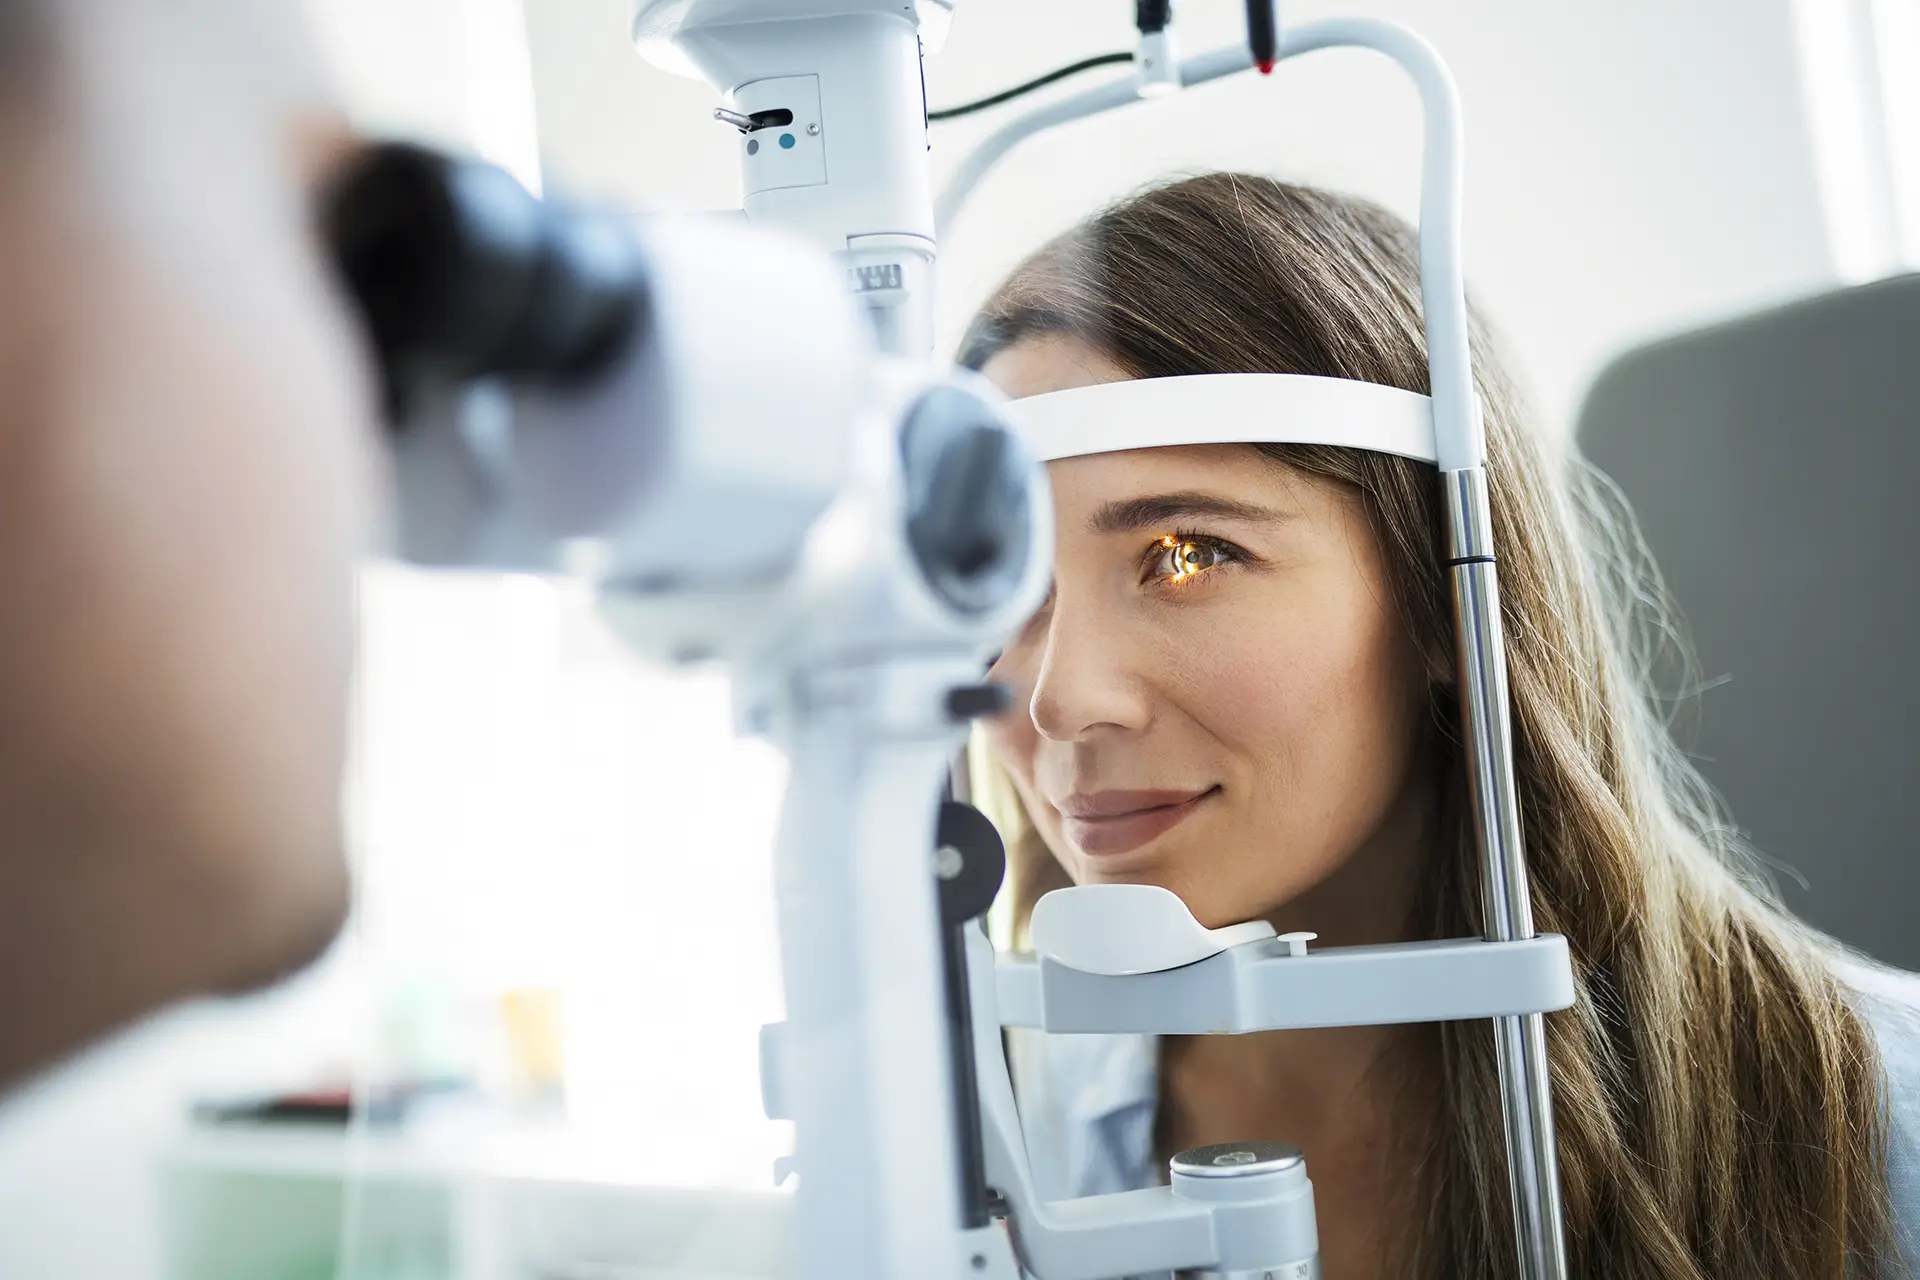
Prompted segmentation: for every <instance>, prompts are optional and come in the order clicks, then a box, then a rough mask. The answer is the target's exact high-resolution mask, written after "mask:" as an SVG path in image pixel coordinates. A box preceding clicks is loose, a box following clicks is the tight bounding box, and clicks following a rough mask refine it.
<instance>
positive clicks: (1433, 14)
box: [529, 0, 1833, 423]
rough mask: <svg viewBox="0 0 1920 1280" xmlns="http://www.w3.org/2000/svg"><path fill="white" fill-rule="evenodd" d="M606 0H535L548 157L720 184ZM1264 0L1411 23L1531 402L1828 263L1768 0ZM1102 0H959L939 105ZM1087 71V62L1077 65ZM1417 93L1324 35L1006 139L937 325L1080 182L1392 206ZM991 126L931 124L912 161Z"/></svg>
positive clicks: (1408, 174) (1101, 188) (1567, 400)
mask: <svg viewBox="0 0 1920 1280" xmlns="http://www.w3.org/2000/svg"><path fill="white" fill-rule="evenodd" d="M627 9H628V6H627V3H626V0H533V2H532V3H531V5H530V9H529V30H530V38H531V46H532V52H533V65H534V74H535V81H536V84H537V85H538V89H539V101H540V115H541V121H540V123H541V146H542V149H543V152H544V154H545V156H546V158H547V164H548V169H549V173H550V176H551V177H552V179H553V180H554V181H556V182H562V183H567V184H570V185H573V186H575V187H578V188H582V189H585V190H588V191H593V192H599V193H606V194H611V195H614V196H616V197H618V198H620V199H623V200H626V201H628V202H630V203H633V204H637V205H643V206H650V207H668V208H699V207H717V206H722V205H728V204H732V203H734V202H736V201H737V199H738V180H737V177H736V175H735V173H734V166H733V160H732V153H731V148H730V147H729V146H728V145H727V143H728V138H729V135H728V134H727V133H726V131H725V128H724V126H721V125H719V124H716V123H715V122H713V121H712V120H711V119H710V116H709V113H710V109H711V107H712V106H713V105H714V98H713V97H712V95H711V94H710V93H709V92H707V91H706V90H705V89H704V88H703V87H702V86H700V85H698V84H695V83H693V82H690V81H683V80H677V79H674V78H672V77H670V76H667V75H666V74H664V73H662V72H660V71H657V70H655V69H654V68H653V67H651V66H650V65H648V64H646V63H644V62H642V61H641V60H640V59H639V58H638V57H637V56H636V55H634V54H633V53H632V52H631V50H630V48H629V47H628V45H627V44H626V41H625V39H624V32H625V23H626V14H627ZM1239 12H1240V10H1239V6H1238V5H1237V4H1234V3H1231V2H1230V0H1185V2H1184V3H1183V4H1181V5H1180V6H1179V9H1178V13H1179V21H1180V29H1181V36H1182V41H1183V45H1184V47H1186V48H1187V49H1189V50H1199V49H1205V48H1210V47H1213V46H1214V45H1217V44H1223V43H1226V42H1229V41H1231V40H1234V39H1236V38H1237V36H1238V31H1239V25H1238V24H1239V21H1240V19H1239V16H1238V15H1239ZM1282 12H1283V19H1284V21H1286V22H1288V23H1297V22H1303V21H1306V20H1309V19H1312V18H1315V17H1322V16H1329V15H1334V14H1365V15H1370V16H1377V17H1382V18H1390V19H1394V20H1397V21H1401V22H1404V23H1407V24H1409V25H1411V26H1414V27H1415V28H1416V29H1418V30H1419V31H1421V32H1422V33H1423V34H1425V35H1426V36H1427V37H1428V38H1429V39H1431V40H1432V41H1433V42H1434V43H1435V44H1436V45H1437V46H1438V47H1439V49H1440V51H1441V52H1442V53H1443V54H1444V55H1445V56H1446V57H1447V59H1448V60H1449V62H1450V63H1451V64H1452V66H1453V69H1454V73H1455V76H1456V78H1457V79H1458V81H1459V83H1460V89H1461V96H1462V99H1463V101H1464V104H1465V111H1466V121H1467V127H1468V189H1467V190H1468V194H1467V247H1468V266H1469V271H1470V276H1471V279H1472V281H1473V283H1474V286H1475V288H1476V289H1477V292H1478V294H1479V297H1480V300H1481V301H1482V303H1483V304H1484V305H1485V306H1486V307H1487V309H1488V310H1489V311H1490V312H1491V313H1492V315H1493V317H1494V319H1495V321H1496V323H1497V324H1499V326H1500V327H1501V328H1502V329H1503V330H1504V331H1505V333H1506V335H1507V337H1508V339H1509V341H1510V343H1511V345H1512V347H1513V348H1514V351H1515V353H1516V356H1517V360H1518V363H1519V364H1520V366H1521V370H1522V373H1523V375H1524V376H1526V377H1527V378H1528V379H1529V380H1530V382H1531V384H1532V385H1533V387H1534V388H1535V390H1536V392H1537V396H1538V400H1539V402H1540V406H1541V408H1542V409H1543V410H1544V411H1545V413H1546V414H1547V417H1548V420H1549V421H1550V422H1554V423H1563V422H1564V421H1565V420H1566V419H1567V418H1568V416H1569V415H1570V414H1571V412H1572V410H1573V409H1574V407H1575V406H1576V405H1577V402H1578V397H1579V394H1580V391H1581V389H1582V387H1583V386H1584V385H1585V383H1586V381H1587V380H1588V379H1589V378H1590V377H1591V376H1592V374H1593V372H1594V371H1595V369H1596V368H1597V366H1598V365H1599V364H1600V362H1601V361H1603V360H1604V359H1605V358H1606V357H1607V356H1608V355H1609V354H1610V353H1612V352H1614V351H1616V350H1618V349H1619V348H1621V347H1622V346H1623V345H1626V344H1628V343H1630V342H1632V341H1634V340H1636V339H1639V338H1642V337H1644V336H1647V335H1649V334H1652V333H1657V332H1660V331H1663V330H1667V329H1670V328H1672V327H1675V326H1678V325H1684V324H1686V323H1689V322H1692V321H1694V320H1697V319H1701V318H1703V317H1711V316H1718V315H1721V314H1724V313H1728V312H1733V311H1738V310H1741V309H1744V308H1748V307H1751V306H1755V305H1757V304H1763V303H1766V302H1769V301H1772V300H1775V299H1778V298H1781V297H1784V296H1789V295H1793V294H1797V293H1801V292H1805V291H1808V290H1811V289H1814V288H1817V287H1819V286H1820V285H1822V284H1824V283H1826V282H1827V281H1829V280H1830V279H1831V278H1832V275H1833V270H1832V264H1831V260H1830V255H1829V253H1828V251H1827V245H1826V238H1825V232H1824V228H1823V225H1822V222H1821V216H1820V204H1819V200H1818V198H1817V194H1816V191H1815V188H1814V176H1813V175H1814V170H1813V166H1812V162H1811V159H1810V157H1809V150H1808V142H1807V134H1806V130H1805V128H1804V126H1803V123H1802V112H1801V109H1800V104H1799V97H1798V88H1797V83H1796V74H1795V59H1794V48H1793V43H1792V23H1791V20H1790V14H1789V8H1788V3H1787V0H1686V2H1685V3H1680V4H1676V3H1673V2H1672V0H1617V2H1615V3H1610V4H1606V5H1570V4H1550V3H1541V0H1288V2H1287V3H1285V4H1283V5H1282ZM1131 14H1132V5H1131V4H1130V3H1128V2H1127V0H1045V3H1036V2H1035V0H961V3H960V4H959V6H958V9H957V14H956V17H955V20H954V24H953V33H952V36H951V39H950V40H949V42H948V45H947V47H946V48H945V49H944V50H942V51H941V52H940V53H939V54H938V55H936V56H935V57H933V58H932V59H930V60H929V62H928V64H927V82H928V95H929V97H930V99H931V100H932V101H933V103H934V104H935V105H936V106H937V105H940V104H942V103H950V102H954V101H958V100H962V99H966V98H970V97H974V96H977V95H979V94H983V93H986V92H990V91H992V90H995V89H999V88H1002V87H1005V86H1006V85H1009V84H1012V83H1014V82H1016V81H1018V80H1022V79H1025V78H1027V77H1028V76H1030V75H1034V74H1037V73H1039V72H1041V71H1044V70H1048V69H1050V68H1051V67H1053V66H1056V65H1060V64H1062V63H1065V62H1068V61H1072V60H1074V59H1076V58H1079V57H1082V56H1084V55H1086V54H1088V53H1093V52H1100V51H1104V50H1107V49H1122V48H1126V47H1128V45H1129V43H1130V33H1131V28H1130V22H1131ZM1092 74H1094V75H1098V74H1100V73H1098V72H1096V73H1092ZM1417 111H1418V108H1417V104H1416V102H1415V100H1414V97H1413V94H1412V92H1411V90H1410V89H1409V88H1407V87H1406V86H1405V85H1404V84H1403V83H1402V82H1401V81H1400V79H1399V73H1398V72H1397V70H1396V69H1394V68H1393V67H1391V66H1390V65H1388V64H1386V63H1385V62H1384V61H1381V60H1378V59H1375V58H1373V57H1372V56H1371V55H1367V54H1364V53H1345V52H1334V53H1323V54H1316V55H1313V56H1312V57H1311V58H1308V59H1306V60H1303V61H1302V62H1300V63H1297V64H1294V65H1291V66H1286V67H1283V68H1282V70H1281V71H1280V72H1279V73H1277V74H1276V76H1275V77H1274V81H1273V82H1272V83H1267V84H1263V83H1260V82H1259V81H1258V80H1257V79H1256V78H1254V77H1242V78H1240V79H1238V80H1236V81H1234V82H1230V83H1228V84H1225V85H1218V86H1213V87H1209V88H1206V89H1202V90H1199V91H1196V92H1194V93H1193V94H1191V95H1188V96H1187V97H1185V98H1183V99H1182V100H1179V101H1176V102H1173V103H1168V104H1165V105H1160V106H1156V107H1151V108H1144V109H1136V110H1135V111H1132V112H1129V113H1127V114H1125V115H1121V116H1114V117H1109V118H1107V119H1104V120H1099V121H1094V122H1090V123H1086V124H1082V125H1078V126H1074V127H1071V128H1070V129H1068V130H1066V131H1062V132H1060V133H1058V134H1057V135H1054V136H1052V137H1049V138H1044V139H1040V140H1037V141H1035V142H1032V143H1030V144H1028V145H1027V146H1026V147H1025V148H1023V149H1022V150H1021V151H1019V152H1017V153H1016V154H1015V155H1014V156H1013V157H1012V158H1011V159H1010V160H1009V161H1008V162H1007V163H1006V164H1005V165H1004V166H1003V167H1002V168H1001V169H1000V170H999V171H998V172H997V173H996V174H995V175H994V176H993V177H992V178H991V179H989V181H988V182H987V184H986V185H985V186H984V187H983V189H982V190H981V192H980V194H979V196H978V197H977V200H976V203H975V204H974V206H973V207H972V209H971V210H970V211H969V213H968V215H967V216H966V218H965V219H964V221H963V222H962V223H961V225H960V226H959V227H958V228H957V234H956V235H955V236H954V237H953V238H952V240H951V241H950V243H948V244H947V245H945V246H943V254H944V274H943V277H942V284H943V288H944V290H945V294H946V297H945V304H944V306H943V308H942V319H943V330H944V332H945V333H946V335H947V337H948V339H949V340H951V339H952V337H953V336H955V334H956V333H957V330H958V328H959V326H960V325H961V324H963V323H964V320H965V316H966V313H967V311H968V309H969V308H970V307H971V306H972V305H974V304H975V303H976V302H977V301H978V300H979V299H980V298H981V297H982V296H983V295H984V294H985V292H986V291H987V290H988V289H989V288H990V287H991V284H992V282H993V281H994V280H995V279H996V278H997V277H998V276H999V275H1000V274H1001V273H1002V272H1003V271H1005V270H1006V269H1007V268H1008V267H1010V266H1011V265H1012V264H1013V263H1015V262H1016V261H1017V260H1018V259H1019V257H1020V256H1021V255H1023V254H1024V253H1025V252H1027V251H1029V250H1031V249H1033V248H1035V247H1037V246H1038V244H1039V243H1040V242H1041V241H1042V240H1044V239H1045V238H1046V237H1047V236H1048V235H1050V234H1052V233H1053V232H1056V231H1058V230H1061V229H1063V228H1065V227H1066V226H1068V225H1070V224H1071V223H1072V222H1073V221H1074V220H1075V219H1076V218H1078V217H1080V216H1083V215H1084V214H1085V213H1087V212H1089V211H1090V210H1091V209H1092V208H1094V207H1096V206H1097V205H1098V204H1099V203H1101V202H1103V201H1105V200H1107V199H1110V198H1112V197H1115V196H1117V195H1120V194H1122V193H1124V192H1125V191H1127V190H1129V189H1131V188H1133V187H1135V186H1137V185H1139V184H1141V183H1144V182H1147V181H1149V180H1151V179H1153V178H1155V177H1157V176H1160V175H1162V174H1165V173H1167V172H1169V171H1175V170H1193V169H1204V168H1219V167H1228V166H1231V167H1238V168H1246V169H1252V170H1257V171H1261V172H1269V173H1274V174H1277V175H1281V176H1285V177H1289V178H1296V179H1302V180H1306V181H1310V182H1318V183H1324V184H1327V185H1331V186H1335V187H1340V188H1344V189H1347V190H1352V191H1357V192H1360V193H1362V194H1366V195H1370V196H1373V197H1375V198H1377V199H1380V200H1382V201H1384V202H1385V203H1387V204H1388V205H1389V206H1391V207H1393V208H1395V209H1396V210H1399V211H1401V212H1403V213H1406V214H1408V215H1411V213H1412V212H1413V210H1414V207H1415V201H1416V190H1417V181H1418V178H1417V174H1418V158H1417V157H1418V125H1417V119H1418V115H1417ZM988 127H990V125H989V124H986V123H976V122H974V121H963V122H956V123H954V124H949V125H943V126H938V127H937V128H936V132H935V135H934V137H935V163H936V167H937V171H938V172H940V173H944V172H946V171H948V170H950V169H951V168H952V166H953V165H954V164H955V163H956V162H957V160H958V158H959V157H960V156H961V155H962V154H964V151H965V148H966V145H967V144H968V143H969V142H970V141H971V140H972V139H974V138H977V137H979V136H980V135H981V134H982V133H983V132H984V131H985V130H986V129H987V128H988Z"/></svg>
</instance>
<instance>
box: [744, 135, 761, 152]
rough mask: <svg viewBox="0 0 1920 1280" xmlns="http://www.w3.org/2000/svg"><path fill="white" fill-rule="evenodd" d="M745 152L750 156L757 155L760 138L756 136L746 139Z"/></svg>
mask: <svg viewBox="0 0 1920 1280" xmlns="http://www.w3.org/2000/svg"><path fill="white" fill-rule="evenodd" d="M747 154H748V155H750V156H757V155H759V154H760V139H758V138H748V139H747Z"/></svg>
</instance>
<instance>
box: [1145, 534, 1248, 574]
mask: <svg viewBox="0 0 1920 1280" xmlns="http://www.w3.org/2000/svg"><path fill="white" fill-rule="evenodd" d="M1154 550H1155V556H1154V568H1153V576H1154V578H1156V579H1157V580H1159V581H1161V582H1186V581H1189V580H1191V579H1193V578H1197V577H1199V576H1200V575H1201V574H1203V573H1205V572H1207V571H1208V570H1209V569H1217V568H1219V567H1220V566H1221V565H1224V564H1229V563H1231V562H1232V560H1233V554H1232V552H1230V551H1229V550H1228V549H1227V547H1226V546H1225V544H1223V543H1219V542H1216V541H1214V540H1213V539H1211V538H1197V537H1186V538H1183V537H1180V536H1179V535H1177V534H1168V535H1167V536H1166V537H1164V538H1162V539H1160V541H1159V542H1157V543H1155V544H1154Z"/></svg>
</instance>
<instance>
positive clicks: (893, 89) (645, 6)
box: [633, 0, 951, 251]
mask: <svg viewBox="0 0 1920 1280" xmlns="http://www.w3.org/2000/svg"><path fill="white" fill-rule="evenodd" d="M950 7H951V6H948V5H933V6H912V5H905V4H901V3H898V2H893V3H879V2H877V0H864V2H863V0H837V2H835V0H792V2H785V3H783V2H782V0H707V2H705V3H702V2H701V0H691V2H690V0H640V3H638V4H637V5H636V7H635V10H634V18H633V39H634V43H635V45H636V46H637V47H638V48H639V49H640V51H641V53H642V54H643V55H645V56H646V57H648V58H649V59H651V60H653V61H655V62H656V63H659V64H661V65H664V66H666V67H668V68H669V69H671V70H675V71H683V72H684V71H687V70H689V69H691V70H692V71H694V72H696V73H697V74H698V75H699V76H700V77H701V78H702V79H704V80H706V81H707V82H708V83H709V84H711V85H712V86H713V87H714V88H716V89H718V90H719V91H720V92H721V93H722V94H724V95H726V97H727V100H728V105H729V106H732V107H734V108H736V109H740V110H743V111H745V112H747V113H751V112H752V111H756V110H764V109H767V108H778V107H787V108H789V109H792V110H794V112H795V119H794V122H793V126H792V127H793V129H795V130H798V134H797V136H796V138H795V144H796V145H795V147H794V150H796V151H797V150H800V149H802V146H805V147H814V146H817V147H818V148H819V149H820V151H821V152H822V153H823V154H824V159H825V166H826V174H827V180H826V181H825V182H824V183H818V184H806V185H780V186H767V187H764V188H762V189H760V190H755V189H754V185H755V184H754V182H753V180H752V169H753V166H751V165H749V166H748V175H749V183H748V195H747V200H746V209H747V214H748V216H749V217H751V218H753V219H754V220H755V221H757V222H767V223H773V224H777V225H780V226H784V227H790V228H792V229H794V230H796V231H799V232H801V233H802V234H805V235H807V236H808V237H810V238H812V239H814V240H815V241H816V242H817V243H819V244H820V245H821V246H822V247H823V248H826V249H831V250H836V251H838V250H842V249H845V248H846V247H847V242H848V241H849V240H850V239H852V238H854V237H856V236H869V235H912V236H918V237H920V238H921V239H924V240H927V241H931V240H932V239H933V196H932V189H931V187H930V185H929V179H928V172H927V127H926V97H925V93H924V91H923V88H922V85H921V81H920V48H921V31H920V25H921V22H922V19H923V17H924V16H926V15H927V14H929V13H930V14H931V15H932V16H933V17H935V18H936V19H937V18H940V17H943V16H944V14H945V12H946V11H947V10H948V9H949V8H950ZM798 77H812V78H813V79H814V81H815V82H816V83H817V94H818V97H817V102H818V112H819V116H818V119H807V118H805V117H804V116H803V115H802V114H801V112H802V111H803V110H804V109H805V108H806V107H808V106H811V105H812V104H813V102H814V101H815V99H814V98H813V96H812V94H813V92H814V89H813V87H812V86H806V92H805V93H798V92H796V94H795V96H794V98H793V100H792V101H787V100H786V98H785V97H784V96H783V95H781V94H778V93H770V92H768V91H766V90H764V89H761V90H758V91H756V86H759V85H761V84H762V83H763V82H765V81H768V80H777V79H789V78H798ZM794 87H795V88H796V90H798V89H799V88H800V87H801V86H798V85H795V86H794ZM776 98H778V99H779V100H778V101H776V100H775V99H776ZM812 124H817V125H819V127H820V131H819V133H818V134H817V135H812V136H809V135H808V134H807V132H806V127H807V126H808V125H812ZM714 128H715V130H716V131H723V130H724V128H725V127H724V126H722V125H719V124H715V125H714ZM785 131H786V130H782V129H764V130H760V131H758V132H757V134H755V135H750V136H749V137H747V138H741V139H738V141H737V143H736V145H739V146H740V147H741V148H742V149H743V150H744V148H745V146H746V143H747V142H748V141H758V142H760V143H761V144H762V149H763V150H764V148H765V146H766V145H767V144H768V143H769V142H771V144H772V145H773V147H774V148H775V149H776V150H777V149H779V144H778V137H779V134H780V133H781V132H785ZM751 158H752V159H758V155H756V156H754V157H751Z"/></svg>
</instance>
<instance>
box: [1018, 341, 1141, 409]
mask: <svg viewBox="0 0 1920 1280" xmlns="http://www.w3.org/2000/svg"><path fill="white" fill-rule="evenodd" d="M980 372H981V374H982V375H984V376H985V377H986V379H987V381H989V382H991V383H993V384H994V385H995V386H997V387H999V388H1000V390H1001V391H1002V392H1004V393H1005V394H1006V395H1007V396H1008V397H1009V398H1011V399H1014V400H1021V399H1025V398H1026V397H1027V396H1039V395H1045V394H1047V393H1048V392H1050V391H1071V390H1073V389H1074V388H1076V387H1093V386H1099V385H1100V384H1101V383H1105V382H1129V381H1131V380H1132V379H1133V375H1132V374H1131V373H1129V372H1127V370H1125V369H1123V368H1121V367H1120V365H1119V364H1118V363H1116V362H1115V361H1114V359H1113V357H1112V356H1110V355H1108V354H1107V353H1106V352H1104V351H1102V350H1100V349H1099V348H1098V347H1096V346H1094V345H1093V344H1092V343H1090V342H1088V341H1086V340H1085V339H1084V338H1078V337H1075V336H1073V335H1072V334H1066V333H1049V334H1041V335H1038V336H1036V337H1032V338H1024V339H1022V340H1021V341H1019V342H1016V343H1013V344H1011V345H1010V346H1007V347H1003V348H1002V349H1001V350H999V351H997V352H995V353H994V355H993V357H992V358H991V359H989V360H988V361H987V362H986V363H985V364H984V365H982V366H981V367H980Z"/></svg>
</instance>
